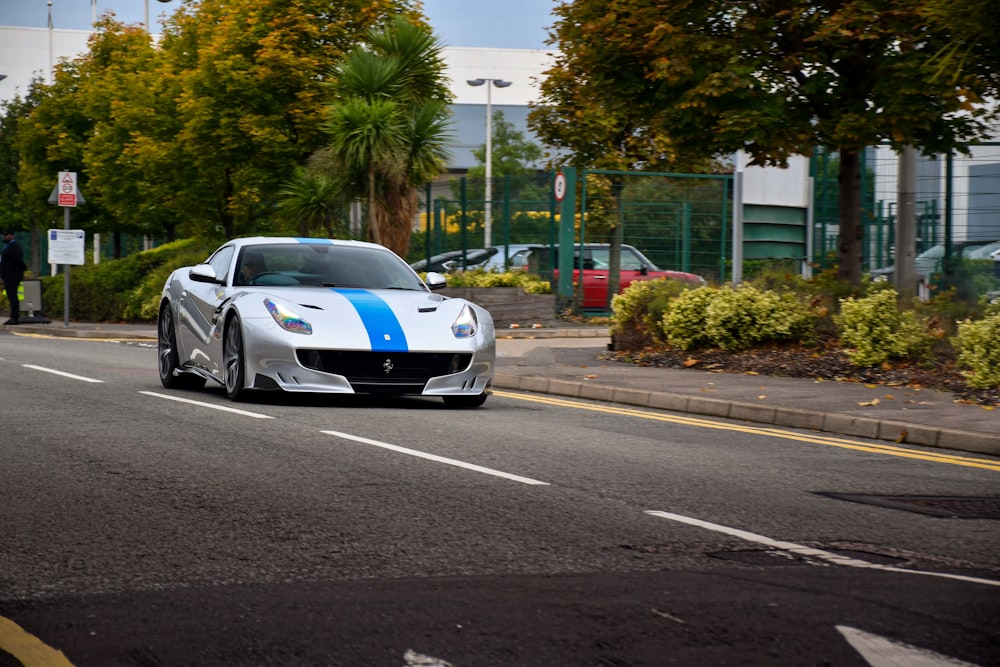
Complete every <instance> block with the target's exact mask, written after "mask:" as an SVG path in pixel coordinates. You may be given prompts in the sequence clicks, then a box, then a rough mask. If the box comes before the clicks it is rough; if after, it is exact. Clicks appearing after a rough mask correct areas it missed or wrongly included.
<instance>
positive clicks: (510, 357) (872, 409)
mask: <svg viewBox="0 0 1000 667" xmlns="http://www.w3.org/2000/svg"><path fill="white" fill-rule="evenodd" d="M6 330H7V331H8V332H10V333H17V334H28V333H31V334H41V335H50V336H71V337H76V338H90V339H113V340H136V339H137V340H149V341H155V340H156V326H155V325H153V324H148V325H130V324H122V325H118V324H86V323H77V322H70V324H69V326H68V327H66V326H64V325H63V323H62V322H52V323H50V324H23V325H20V326H17V327H6ZM609 342H610V338H609V336H608V330H607V328H599V327H598V328H593V327H569V328H564V329H501V330H498V331H497V369H496V376H495V380H494V388H496V389H509V390H518V391H529V392H538V393H546V394H553V395H558V396H566V397H571V398H582V399H591V400H596V401H606V402H612V403H620V404H624V405H630V406H635V407H641V408H657V409H663V410H672V411H676V412H685V413H689V414H695V415H702V416H707V417H726V418H730V419H738V420H743V421H748V422H756V423H759V424H767V425H773V426H781V427H793V428H803V429H809V430H814V431H822V432H827V433H833V434H838V435H843V436H855V437H864V438H873V439H878V440H886V441H890V442H899V443H909V444H914V445H925V446H930V447H941V448H944V449H954V450H959V451H965V452H972V453H977V454H989V455H992V456H1000V408H995V409H993V410H989V409H986V408H983V407H981V406H975V405H964V404H957V403H955V402H954V401H953V399H952V395H951V394H949V393H947V392H940V391H935V390H932V389H913V388H910V387H887V386H883V385H866V384H859V383H853V382H831V381H817V380H812V379H808V378H781V377H770V376H763V375H747V374H740V373H712V372H707V371H701V370H693V369H692V370H688V369H676V368H650V367H642V366H631V365H628V364H621V363H617V362H613V361H602V360H600V359H599V358H598V357H599V355H600V354H601V353H602V352H604V351H606V350H607V345H608V343H609Z"/></svg>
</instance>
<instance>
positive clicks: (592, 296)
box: [573, 248, 610, 308]
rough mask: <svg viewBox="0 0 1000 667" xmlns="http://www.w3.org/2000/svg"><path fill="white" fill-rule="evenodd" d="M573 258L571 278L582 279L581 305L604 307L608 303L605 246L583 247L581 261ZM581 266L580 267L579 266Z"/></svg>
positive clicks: (607, 255)
mask: <svg viewBox="0 0 1000 667" xmlns="http://www.w3.org/2000/svg"><path fill="white" fill-rule="evenodd" d="M574 259H575V268H574V270H573V280H574V281H576V280H581V274H582V280H583V307H584V308H604V307H605V306H606V305H607V304H608V275H609V273H608V267H609V264H610V262H609V260H610V253H609V251H608V249H607V248H584V249H583V261H582V262H580V260H579V258H574ZM581 266H582V269H581V268H580V267H581Z"/></svg>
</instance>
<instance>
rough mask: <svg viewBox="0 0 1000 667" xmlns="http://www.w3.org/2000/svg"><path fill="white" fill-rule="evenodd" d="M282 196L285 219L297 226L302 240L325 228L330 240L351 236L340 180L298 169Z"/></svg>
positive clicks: (279, 207) (281, 193)
mask: <svg viewBox="0 0 1000 667" xmlns="http://www.w3.org/2000/svg"><path fill="white" fill-rule="evenodd" d="M279 194H280V195H281V196H282V199H281V201H280V202H279V203H278V209H279V211H280V213H281V217H282V218H283V219H285V220H287V221H289V222H292V223H294V224H295V225H296V226H297V230H298V234H299V236H309V235H310V233H311V232H312V230H314V229H317V228H322V229H323V232H324V233H325V235H326V237H327V238H337V237H338V236H347V235H348V234H349V231H348V229H347V226H346V225H345V224H344V220H345V218H346V209H347V203H348V202H347V201H346V200H345V199H344V198H343V196H342V194H341V187H340V184H339V183H338V182H337V179H335V178H332V177H330V176H329V175H327V174H325V173H322V172H319V171H310V170H308V169H306V168H304V167H298V168H296V169H295V172H294V174H293V175H292V179H291V180H290V181H288V182H287V183H286V184H285V185H284V186H283V187H282V188H281V190H279Z"/></svg>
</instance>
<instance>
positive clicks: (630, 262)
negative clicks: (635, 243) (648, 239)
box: [622, 248, 642, 271]
mask: <svg viewBox="0 0 1000 667" xmlns="http://www.w3.org/2000/svg"><path fill="white" fill-rule="evenodd" d="M640 269H642V261H641V260H640V259H639V258H638V257H636V255H635V253H634V252H632V249H631V248H622V270H623V271H639V270H640Z"/></svg>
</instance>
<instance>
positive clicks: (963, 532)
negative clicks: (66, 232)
mask: <svg viewBox="0 0 1000 667" xmlns="http://www.w3.org/2000/svg"><path fill="white" fill-rule="evenodd" d="M0 410H2V415H3V429H2V434H0V667H7V666H8V665H25V666H26V667H35V666H36V665H46V666H48V665H63V664H67V665H77V666H79V667H84V666H90V665H94V666H101V667H103V666H105V665H144V666H158V665H212V666H214V665H247V666H250V665H283V666H289V665H351V666H356V665H390V666H397V665H403V666H405V665H431V666H434V665H437V666H439V667H440V666H444V665H448V664H450V665H454V666H455V667H459V666H461V667H478V666H490V665H498V666H499V665H503V666H505V667H506V666H512V665H518V666H521V665H548V666H551V665H595V666H602V667H603V666H613V667H625V666H638V665H671V664H676V665H728V664H734V665H736V664H738V665H838V666H839V665H846V666H848V667H850V666H853V665H877V666H879V667H885V666H887V665H910V664H917V662H916V660H917V657H919V658H920V659H922V660H924V661H925V662H924V663H922V664H924V665H940V666H944V665H958V664H963V663H970V664H978V665H984V666H985V665H997V664H1000V548H998V547H1000V531H998V530H997V520H998V518H1000V512H998V508H997V504H998V502H997V498H996V497H997V489H998V488H1000V487H998V484H997V481H998V473H1000V460H997V459H996V458H990V457H985V456H972V455H959V454H955V453H947V452H942V451H941V450H930V449H921V448H918V447H907V446H891V445H887V444H886V443H885V442H881V441H866V440H864V439H844V438H831V437H829V436H822V435H820V434H816V433H809V432H805V431H794V430H791V429H773V428H771V429H764V428H760V427H754V426H752V425H747V424H742V423H739V422H727V421H725V420H709V419H697V418H692V417H690V416H687V415H679V414H671V413H668V412H662V411H655V410H636V409H629V408H626V407H622V406H614V405H607V404H600V403H595V402H586V401H575V400H566V399H559V398H555V397H547V396H541V395H531V394H522V393H515V392H498V394H497V395H495V396H493V397H492V398H491V399H490V400H489V401H488V402H487V404H486V406H485V407H484V408H482V409H479V410H471V411H453V410H447V409H445V408H444V406H443V404H442V403H441V402H440V401H439V400H425V399H405V400H391V401H390V400H375V399H365V398H352V397H305V396H262V397H259V398H258V399H256V400H254V401H252V402H249V403H243V404H232V403H229V402H228V401H227V400H226V399H225V396H224V394H223V393H222V392H221V391H219V390H204V391H199V392H176V391H167V390H164V389H163V388H162V387H161V386H160V385H159V382H158V380H157V377H156V372H155V349H154V347H153V346H151V345H149V344H135V343H131V344H123V343H110V342H100V341H88V340H76V339H34V338H27V337H20V336H18V337H15V336H12V335H9V334H2V333H0ZM914 496H920V497H921V498H923V500H921V501H920V503H916V502H915V501H913V500H912V497H914ZM890 660H895V662H891V661H890ZM60 661H62V662H60Z"/></svg>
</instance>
